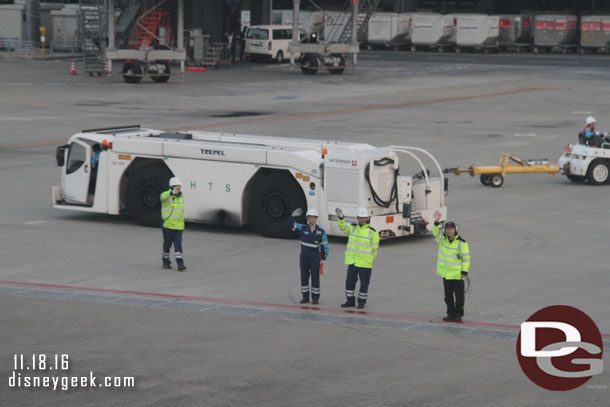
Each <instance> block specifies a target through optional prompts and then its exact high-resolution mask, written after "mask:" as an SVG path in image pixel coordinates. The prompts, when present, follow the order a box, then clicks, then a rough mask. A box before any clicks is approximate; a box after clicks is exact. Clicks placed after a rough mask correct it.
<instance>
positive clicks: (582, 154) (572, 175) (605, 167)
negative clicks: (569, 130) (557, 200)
mask: <svg viewBox="0 0 610 407" xmlns="http://www.w3.org/2000/svg"><path fill="white" fill-rule="evenodd" d="M558 164H559V167H560V168H561V170H562V172H563V173H564V174H565V175H566V176H567V177H568V179H569V180H570V181H573V182H585V181H588V182H589V184H591V185H603V184H609V183H610V137H608V134H607V133H606V134H605V135H603V139H602V143H601V148H597V147H589V146H586V145H584V144H570V145H568V146H566V148H565V152H564V153H563V155H562V156H561V157H560V158H559V163H558Z"/></svg>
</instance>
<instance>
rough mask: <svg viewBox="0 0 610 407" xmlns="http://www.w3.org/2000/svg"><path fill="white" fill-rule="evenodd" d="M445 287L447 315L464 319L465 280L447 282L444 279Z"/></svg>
mask: <svg viewBox="0 0 610 407" xmlns="http://www.w3.org/2000/svg"><path fill="white" fill-rule="evenodd" d="M443 286H444V287H445V304H447V315H449V316H457V315H459V316H461V317H463V316H464V280H447V279H444V278H443ZM454 295H455V299H454Z"/></svg>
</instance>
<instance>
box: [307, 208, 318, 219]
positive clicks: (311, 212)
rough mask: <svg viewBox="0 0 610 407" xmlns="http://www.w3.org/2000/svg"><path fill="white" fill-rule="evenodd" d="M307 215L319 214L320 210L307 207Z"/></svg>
mask: <svg viewBox="0 0 610 407" xmlns="http://www.w3.org/2000/svg"><path fill="white" fill-rule="evenodd" d="M305 216H306V217H307V216H318V211H316V210H315V209H307V213H306V214H305Z"/></svg>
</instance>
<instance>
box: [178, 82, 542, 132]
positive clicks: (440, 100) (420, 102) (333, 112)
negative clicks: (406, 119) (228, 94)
mask: <svg viewBox="0 0 610 407" xmlns="http://www.w3.org/2000/svg"><path fill="white" fill-rule="evenodd" d="M541 90H548V88H536V87H532V88H524V89H514V90H507V91H503V92H492V93H480V94H476V95H466V96H453V97H446V98H438V99H428V100H416V101H413V102H403V103H394V104H387V105H371V106H360V107H352V108H348V109H338V110H330V111H326V112H313V113H302V114H294V115H288V116H276V117H264V118H259V119H248V120H237V121H232V122H224V123H211V124H202V125H200V126H190V127H179V128H174V129H167V131H187V130H197V129H210V128H214V127H226V126H238V125H244V124H256V123H267V122H275V121H282V120H294V119H307V118H316V117H326V116H335V115H341V114H347V113H361V112H370V111H373V110H381V109H397V108H401V107H410V106H423V105H430V104H435V103H444V102H455V101H462V100H471V99H481V98H489V97H495V96H506V95H517V94H520V93H526V92H536V91H541Z"/></svg>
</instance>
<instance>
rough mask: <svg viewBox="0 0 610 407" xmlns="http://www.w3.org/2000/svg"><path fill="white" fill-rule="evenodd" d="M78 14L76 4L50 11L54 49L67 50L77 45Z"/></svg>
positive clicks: (78, 42) (75, 47) (78, 31)
mask: <svg viewBox="0 0 610 407" xmlns="http://www.w3.org/2000/svg"><path fill="white" fill-rule="evenodd" d="M78 15H79V12H78V6H77V7H70V6H66V7H64V8H63V9H62V10H52V11H51V21H52V24H53V49H54V50H60V51H68V50H72V49H77V48H78V47H79V44H80V41H79V33H80V30H79V27H78Z"/></svg>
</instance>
